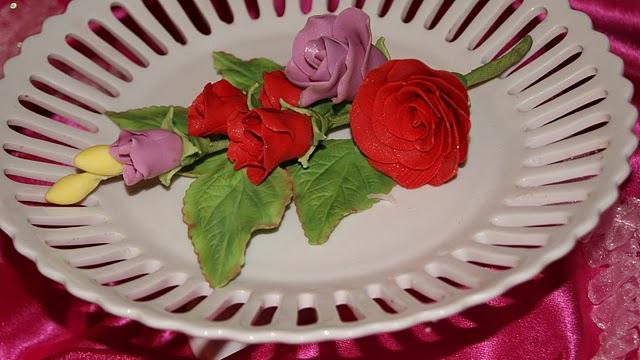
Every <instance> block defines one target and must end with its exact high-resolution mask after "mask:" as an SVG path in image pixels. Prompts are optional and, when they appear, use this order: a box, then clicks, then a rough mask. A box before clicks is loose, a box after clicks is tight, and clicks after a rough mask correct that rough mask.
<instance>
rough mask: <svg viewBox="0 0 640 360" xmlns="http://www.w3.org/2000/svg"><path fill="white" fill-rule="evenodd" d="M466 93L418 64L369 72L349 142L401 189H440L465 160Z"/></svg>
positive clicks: (356, 102) (452, 80) (354, 113)
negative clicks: (352, 141) (356, 146)
mask: <svg viewBox="0 0 640 360" xmlns="http://www.w3.org/2000/svg"><path fill="white" fill-rule="evenodd" d="M468 103H469V95H468V93H467V90H466V89H465V87H464V86H463V85H462V83H461V82H460V80H458V79H457V78H456V77H455V76H454V75H452V74H451V73H449V72H447V71H438V70H433V69H431V68H429V67H428V66H427V65H425V64H423V63H422V62H420V61H418V60H392V61H389V62H387V63H385V64H384V65H382V66H380V67H379V68H377V69H374V70H371V71H370V72H369V73H368V74H367V76H366V78H365V80H364V82H363V84H362V86H361V87H360V89H359V90H358V94H357V95H356V97H355V100H354V102H353V109H352V111H351V131H352V134H353V139H354V141H355V142H356V144H357V145H358V147H359V148H360V150H361V151H362V152H363V153H364V154H365V156H366V157H367V158H368V160H369V163H370V164H371V165H372V166H373V167H374V168H376V169H377V170H379V171H380V172H382V173H383V174H385V175H387V176H389V177H391V178H392V179H394V180H395V181H396V182H397V183H398V184H400V185H401V186H403V187H405V188H410V189H411V188H417V187H420V186H422V185H425V184H431V185H434V186H435V185H441V184H443V183H445V182H447V181H449V180H451V179H452V178H453V177H455V175H456V174H457V171H458V166H459V165H460V164H461V163H463V162H464V161H465V160H466V158H467V149H468V136H469V130H470V128H471V122H470V120H469V106H468Z"/></svg>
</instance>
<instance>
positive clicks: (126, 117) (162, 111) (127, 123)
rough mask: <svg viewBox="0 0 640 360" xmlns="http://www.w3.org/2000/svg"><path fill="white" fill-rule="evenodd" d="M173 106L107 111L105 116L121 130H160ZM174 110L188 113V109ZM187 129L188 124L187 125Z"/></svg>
mask: <svg viewBox="0 0 640 360" xmlns="http://www.w3.org/2000/svg"><path fill="white" fill-rule="evenodd" d="M170 108H171V106H149V107H145V108H140V109H132V110H128V111H122V112H115V111H107V112H105V115H106V116H107V117H109V119H111V121H112V122H113V123H114V124H116V125H117V126H118V127H119V128H120V129H124V130H131V131H143V130H150V129H159V128H160V126H161V125H162V121H163V120H164V118H165V116H166V115H167V112H169V109H170ZM174 108H176V109H179V110H176V112H178V111H180V112H182V111H183V110H184V112H185V113H186V111H187V109H185V108H180V107H178V106H174ZM185 129H186V123H185Z"/></svg>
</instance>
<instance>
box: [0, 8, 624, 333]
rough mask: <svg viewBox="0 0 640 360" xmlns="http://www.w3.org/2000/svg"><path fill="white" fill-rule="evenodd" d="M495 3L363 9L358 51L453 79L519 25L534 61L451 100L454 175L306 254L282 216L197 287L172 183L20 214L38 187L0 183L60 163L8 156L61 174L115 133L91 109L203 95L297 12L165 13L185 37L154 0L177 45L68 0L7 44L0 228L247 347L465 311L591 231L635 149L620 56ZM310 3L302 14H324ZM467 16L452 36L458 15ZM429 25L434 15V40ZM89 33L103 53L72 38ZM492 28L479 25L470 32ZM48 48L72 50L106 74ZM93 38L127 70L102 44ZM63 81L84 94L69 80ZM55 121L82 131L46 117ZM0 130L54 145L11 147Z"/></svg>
mask: <svg viewBox="0 0 640 360" xmlns="http://www.w3.org/2000/svg"><path fill="white" fill-rule="evenodd" d="M512 2H513V1H512V0H490V1H489V2H488V3H486V4H485V5H484V6H483V7H482V9H481V10H480V11H479V12H477V9H478V7H479V5H478V7H476V5H477V3H478V2H477V1H472V0H468V1H467V0H464V1H462V0H461V1H455V2H453V5H452V6H451V7H450V8H448V9H447V10H446V12H445V11H444V9H443V10H442V11H439V9H440V6H441V4H442V3H447V4H449V2H443V1H435V0H425V1H424V2H423V3H422V5H421V6H420V8H419V9H418V12H417V14H416V15H415V17H414V18H412V19H411V21H403V20H402V19H403V18H404V15H405V14H406V11H407V9H408V5H407V2H405V1H394V3H393V6H391V9H390V10H389V11H388V12H387V13H386V14H385V15H384V16H379V15H377V13H378V11H379V2H378V1H373V0H368V1H366V2H365V7H364V9H365V10H366V11H367V12H368V13H370V14H371V18H372V21H371V23H372V28H373V32H374V37H377V36H379V35H384V36H385V37H386V38H387V44H388V45H389V48H390V50H391V53H392V56H393V57H395V58H402V57H413V58H419V59H423V60H424V61H426V62H428V63H429V64H431V65H432V66H433V67H437V68H445V69H450V70H453V71H458V72H466V71H468V70H470V69H472V68H474V67H476V66H478V65H480V64H481V63H483V62H486V61H488V60H490V59H491V58H492V57H493V56H494V55H495V54H496V53H498V51H499V50H500V49H501V48H503V46H504V45H505V44H507V43H508V42H509V41H510V40H511V39H512V38H513V37H514V36H515V35H516V34H518V33H520V32H521V30H522V29H525V32H530V33H531V35H532V36H533V38H534V39H535V44H534V49H533V51H532V54H534V53H537V55H540V56H535V59H534V60H533V61H532V62H531V63H529V64H528V65H526V66H524V67H523V68H521V69H519V70H518V71H515V72H512V73H510V74H509V75H508V76H505V77H504V78H502V79H499V80H495V81H492V82H491V83H488V84H486V85H484V86H482V87H480V88H477V89H475V90H473V91H472V92H471V97H472V121H473V129H472V131H471V149H470V155H469V160H468V162H467V164H466V165H465V166H464V168H463V169H461V171H460V175H459V176H458V177H457V178H456V179H455V180H454V181H452V182H450V183H448V184H446V185H445V186H442V187H438V188H431V187H424V188H422V189H419V190H415V191H406V190H403V189H400V188H396V189H394V191H393V192H392V195H393V196H394V197H395V199H396V202H395V203H387V202H383V203H380V204H378V205H376V206H375V207H374V208H373V209H371V210H368V211H366V212H364V213H362V214H357V215H353V216H349V217H348V218H347V219H346V220H345V221H343V222H342V223H341V224H340V225H339V226H338V228H337V229H336V231H335V233H334V234H333V235H332V236H331V239H330V241H329V242H328V243H327V244H326V245H324V246H318V247H314V246H309V245H307V242H306V239H305V238H304V236H303V233H302V230H301V227H300V225H299V223H298V220H297V218H296V216H295V211H293V210H294V209H289V211H288V212H287V214H286V216H285V219H284V221H283V224H282V226H281V227H280V229H279V231H277V232H273V233H265V234H260V235H258V236H256V237H255V238H254V239H253V240H252V242H251V244H250V246H249V249H248V252H247V259H246V266H245V267H244V269H243V271H242V274H241V275H240V277H238V278H237V279H236V280H234V281H233V282H232V283H231V284H230V285H229V286H227V287H225V288H223V289H218V290H211V289H210V288H209V287H208V286H207V284H206V283H205V282H204V280H203V278H202V276H201V274H200V271H199V268H198V264H197V261H196V257H195V255H194V253H193V250H192V247H191V244H190V242H189V240H188V239H187V235H186V233H187V229H186V226H185V225H184V224H183V223H182V221H181V213H180V210H181V199H182V195H183V192H184V190H185V188H186V187H187V186H188V184H189V180H188V179H180V180H179V181H177V182H176V183H175V184H174V185H173V186H172V188H171V189H170V191H168V190H166V189H164V188H162V187H161V186H151V185H148V186H144V187H140V188H136V189H134V190H133V191H130V192H129V193H128V192H127V190H126V189H125V187H124V185H123V183H122V182H118V181H114V182H110V183H109V184H106V185H105V186H102V187H100V188H99V190H98V191H96V192H95V193H94V194H93V195H92V196H91V197H90V198H89V199H88V200H87V201H86V202H85V204H84V205H85V206H82V207H80V206H71V207H41V206H33V203H32V202H42V201H43V194H44V192H45V190H46V187H43V186H35V185H28V184H24V183H20V182H18V181H14V180H15V179H16V178H15V176H22V177H27V178H33V179H40V180H48V181H54V180H56V179H58V178H59V177H61V176H63V175H65V174H68V173H70V172H72V171H73V169H72V168H70V167H65V166H59V165H53V164H48V163H44V162H38V161H31V160H25V159H22V158H20V157H16V156H13V155H10V154H9V153H12V152H13V151H21V152H24V153H29V154H32V155H37V156H40V157H43V158H47V159H52V160H55V161H57V162H60V163H64V164H71V163H72V159H73V157H74V155H75V154H76V153H77V151H78V149H81V148H84V147H87V146H90V145H93V144H102V143H110V142H111V141H113V139H114V138H115V136H116V134H117V129H116V127H115V126H113V125H112V124H111V123H110V122H109V121H108V120H107V118H106V117H104V116H103V115H101V113H102V112H103V111H105V110H115V111H119V110H126V109H129V108H137V107H142V106H146V105H152V104H179V105H188V104H189V103H190V101H191V99H192V98H193V97H194V96H195V95H196V94H197V93H198V91H199V90H200V89H201V88H202V86H203V84H204V83H205V82H207V81H212V80H215V79H217V77H216V76H215V74H214V72H213V69H212V64H211V56H210V53H211V51H212V50H225V51H229V52H233V53H235V54H237V55H239V56H241V57H254V56H266V57H271V58H273V59H275V60H277V61H280V62H284V61H285V60H286V59H287V57H288V54H289V51H290V46H291V42H292V39H293V36H294V35H295V32H296V30H297V29H299V28H301V27H302V26H303V24H304V22H305V20H306V18H307V16H308V15H304V14H302V12H301V11H300V8H299V7H298V6H297V4H296V2H294V1H289V2H287V7H286V11H285V13H284V15H282V16H278V15H277V14H276V13H275V11H274V9H273V6H272V1H271V0H266V1H260V2H259V4H260V16H259V18H257V19H252V18H250V17H249V15H248V13H247V10H246V8H245V7H244V2H243V1H231V2H230V3H231V6H232V11H233V21H232V23H230V24H228V23H225V22H223V21H221V20H220V19H219V18H218V16H217V15H216V11H215V10H214V8H213V7H212V5H211V2H210V1H209V0H196V1H195V2H194V3H192V2H191V1H184V2H183V3H187V4H189V3H192V4H195V6H197V7H196V9H199V10H200V14H201V16H202V18H203V19H204V24H205V25H204V26H199V28H197V27H195V26H194V25H193V23H192V21H191V20H190V17H189V15H188V14H190V15H191V16H193V14H195V13H197V12H193V11H191V10H190V11H187V12H185V11H184V10H183V9H182V7H181V6H180V5H179V2H177V1H175V0H161V1H160V3H161V5H162V7H163V8H164V10H165V12H166V14H168V16H167V17H168V18H169V19H170V21H171V22H172V23H173V24H174V25H175V28H176V29H177V32H178V33H179V34H180V35H179V36H176V37H177V38H178V39H182V40H184V41H182V42H183V43H184V44H182V43H180V42H178V41H176V40H175V39H174V37H173V36H172V35H170V33H169V32H168V31H167V30H166V28H165V27H164V26H163V25H162V24H161V23H160V22H158V21H157V20H156V18H155V17H154V14H157V13H158V12H157V9H156V10H154V11H153V12H150V11H149V10H148V9H147V8H146V7H145V5H143V2H141V1H138V0H132V1H125V0H121V1H106V0H101V1H88V0H77V1H73V2H72V3H71V5H70V6H69V9H68V10H67V12H66V13H65V14H64V15H61V16H57V17H54V18H52V19H50V20H48V21H47V22H46V23H45V26H44V28H43V31H42V33H41V34H40V35H37V36H34V37H32V38H30V39H28V40H27V41H25V43H24V46H23V48H22V54H21V55H20V56H18V57H16V58H14V59H11V60H10V61H9V62H7V64H6V68H5V73H6V78H5V79H4V80H2V81H1V82H0V89H1V91H2V93H1V95H2V96H0V109H2V115H1V116H2V124H1V125H0V126H2V131H1V133H0V143H1V144H2V145H3V147H4V149H5V150H6V151H3V152H2V153H1V154H0V159H1V167H2V170H3V171H4V174H5V175H8V176H2V178H1V179H0V194H1V195H0V200H1V201H0V224H1V225H2V229H3V230H4V231H6V232H7V233H8V234H9V235H10V236H11V237H12V238H13V239H14V241H15V246H16V248H17V249H18V251H20V252H21V253H22V254H24V255H25V256H27V257H29V258H30V259H33V260H34V261H35V262H36V263H37V265H38V268H39V269H40V271H41V272H42V273H44V274H45V275H47V276H49V277H50V278H52V279H54V280H56V281H60V282H62V283H64V284H65V285H66V287H67V288H68V290H69V291H70V292H71V293H73V294H75V295H76V296H78V297H80V298H83V299H86V300H89V301H92V302H95V303H98V304H100V305H101V306H103V307H104V308H105V309H106V310H108V311H110V312H112V313H114V314H117V315H122V316H127V317H130V318H134V319H137V320H139V321H141V322H143V323H145V324H148V325H150V326H153V327H158V328H165V329H174V330H179V331H182V332H185V333H187V334H190V335H194V336H200V337H210V338H227V339H233V340H237V341H241V342H249V343H252V342H267V341H279V342H292V343H296V342H306V341H318V340H326V339H338V338H349V337H357V336H363V335H367V334H371V333H375V332H380V331H393V330H397V329H401V328H405V327H408V326H410V325H413V324H416V323H419V322H422V321H428V320H435V319H440V318H443V317H446V316H448V315H451V314H454V313H456V312H458V311H461V310H463V309H465V308H467V307H470V306H472V305H476V304H480V303H482V302H485V301H487V300H489V299H491V298H493V297H495V296H497V295H499V294H501V293H502V292H504V291H505V290H507V289H508V288H510V287H512V286H514V285H515V284H518V283H520V282H523V281H525V280H527V279H529V278H531V277H532V276H534V275H535V274H536V273H538V272H539V271H540V270H541V269H542V268H543V267H544V266H545V265H547V264H548V263H550V262H551V261H553V260H555V259H558V258H560V257H561V256H563V255H564V254H566V253H567V252H568V251H569V250H570V249H571V248H572V247H573V246H574V244H575V242H576V239H577V238H578V237H579V236H581V235H583V234H585V233H586V232H587V231H589V230H590V229H591V228H592V227H593V226H594V225H595V224H596V223H597V221H598V215H599V214H600V213H601V212H602V211H603V210H604V209H605V208H607V207H608V206H609V205H610V204H611V203H612V202H613V201H614V200H615V198H616V196H617V186H618V185H619V184H620V183H621V182H622V181H623V180H624V179H625V177H626V176H627V174H628V172H629V167H628V165H627V162H626V160H627V157H628V156H629V155H630V154H631V152H632V150H633V149H634V148H635V146H636V140H635V138H634V136H633V135H632V134H631V132H630V128H631V126H632V123H633V121H634V120H635V118H636V112H635V110H634V108H633V107H632V106H631V105H629V103H628V100H629V98H630V96H631V93H632V87H631V85H630V83H629V82H628V81H626V80H625V79H624V78H623V77H622V75H621V74H622V62H621V61H620V60H619V59H618V58H617V57H615V56H613V55H611V54H610V53H609V52H608V42H607V39H606V38H605V37H604V36H603V35H601V34H598V33H595V32H593V31H592V30H591V25H590V22H589V19H588V18H587V17H586V16H585V15H583V14H580V13H577V12H574V11H572V10H571V9H570V8H569V6H568V4H567V3H566V1H558V0H538V1H536V0H526V1H524V4H523V5H521V6H519V7H517V9H515V11H511V10H510V9H513V8H514V7H512ZM315 3H316V4H315V8H314V9H313V10H312V13H322V12H325V11H326V9H325V8H324V4H323V6H320V5H319V4H318V3H320V2H319V1H317V2H315ZM345 3H346V2H345V1H343V2H342V4H341V5H340V8H344V7H346V6H347V4H345ZM480 3H485V2H484V1H481V2H480ZM474 8H475V9H476V10H475V12H476V13H477V14H476V15H475V17H473V19H472V21H471V22H470V23H469V21H466V20H465V19H467V18H468V15H469V14H470V13H473V12H474V11H472V10H473V9H474ZM122 9H126V11H127V12H128V14H130V16H131V18H127V20H126V21H124V23H125V24H126V25H129V26H131V23H132V22H133V23H135V24H137V25H136V26H138V27H139V29H141V30H139V31H137V33H138V34H139V33H140V31H142V32H144V33H146V34H147V41H149V40H148V39H151V40H150V41H151V42H152V43H154V44H155V45H154V47H155V48H156V50H157V51H156V50H153V49H152V48H151V47H150V46H149V45H147V43H146V42H145V41H144V40H142V39H141V37H139V36H138V35H136V32H135V31H130V30H129V28H128V27H127V26H125V25H124V24H123V23H122V22H121V21H119V20H118V18H116V17H115V16H114V15H113V11H115V12H116V13H119V12H120V13H121V12H122V11H123V10H122ZM192 10H193V9H192ZM439 12H440V13H444V15H443V16H442V17H441V19H439V21H437V24H436V25H435V26H434V23H435V21H434V19H435V20H437V19H438V18H439V17H440V16H438V15H437V14H438V13H439ZM501 14H505V15H503V16H501ZM90 22H91V23H92V24H93V28H94V29H96V24H100V25H101V26H102V27H104V29H106V31H107V32H108V33H109V34H111V35H110V36H112V39H109V38H108V37H105V36H104V32H101V31H93V30H91V29H90V26H89V23H90ZM493 23H497V24H498V25H499V26H498V27H497V29H496V30H495V31H494V32H492V33H491V35H490V36H488V37H485V36H483V35H484V34H485V33H487V31H490V29H491V28H492V26H491V25H492V24H493ZM200 24H202V23H200ZM430 27H432V29H428V28H430ZM132 28H134V29H135V27H132ZM493 28H494V29H495V27H493ZM96 32H97V33H96ZM490 32H491V31H490ZM483 37H484V38H485V40H484V41H481V39H483ZM65 38H67V39H70V38H75V39H76V40H77V41H80V42H81V43H83V44H85V46H86V47H88V48H90V49H92V51H93V52H95V53H96V54H98V55H99V57H100V58H102V59H103V60H104V62H105V63H106V64H108V65H106V66H105V67H106V68H110V69H111V71H106V70H105V69H104V68H103V67H102V66H100V65H99V64H98V63H99V62H95V61H93V60H90V59H89V58H88V57H86V56H84V55H83V54H82V53H81V52H80V51H78V50H76V49H75V48H78V47H77V46H75V48H74V47H72V46H70V45H69V44H68V43H67V42H66V41H65ZM104 39H107V40H106V41H105V40H104ZM113 39H117V42H120V43H121V44H122V45H121V46H126V47H127V48H129V49H130V51H131V52H133V53H134V54H135V57H136V58H137V59H138V60H137V61H132V60H131V59H129V58H127V57H126V56H124V55H123V54H122V53H121V52H120V51H118V50H117V49H116V48H115V47H113V46H112V45H110V44H109V43H112V44H113V43H114V40H113ZM71 43H72V44H73V42H71ZM60 62H61V63H64V64H66V65H67V66H69V68H64V67H61V66H60ZM136 62H137V63H136ZM54 65H56V66H54ZM59 68H60V69H62V71H61V70H59ZM70 69H71V70H70ZM113 69H117V71H115V70H113ZM73 72H76V73H80V74H83V75H84V76H85V77H86V78H88V79H91V81H93V82H94V84H93V85H91V84H89V82H88V81H84V82H83V81H80V80H78V79H77V77H76V78H74V77H71V76H70V75H69V74H71V73H73ZM549 73H551V74H549ZM114 74H116V75H114ZM545 74H546V75H548V76H546V75H545ZM85 80H86V79H85ZM43 84H46V85H47V86H48V88H46V87H43V86H42V85H43ZM96 84H98V85H99V86H98V85H96ZM99 87H100V88H102V90H100V89H99ZM51 89H54V90H51ZM57 92H59V93H62V94H66V95H67V96H68V97H69V98H72V99H75V100H76V101H78V102H80V103H83V104H84V105H85V108H83V107H81V106H78V105H77V103H75V104H74V103H73V102H70V101H67V100H65V99H63V98H62V97H61V96H60V95H59V94H57V95H56V93H57ZM86 108H92V109H94V110H93V111H91V110H88V109H86ZM60 116H63V117H66V118H69V119H72V120H74V121H75V122H77V123H79V124H81V125H83V126H84V127H86V128H87V129H89V131H84V130H79V129H77V128H74V127H71V126H67V125H64V124H62V123H60V122H57V121H54V120H53V119H55V118H59V117H60ZM9 126H11V127H9ZM16 127H22V128H27V129H31V130H33V131H35V132H38V133H40V134H44V135H46V136H48V137H50V138H52V139H55V140H57V141H59V142H60V143H64V144H68V145H69V146H65V145H61V144H56V143H52V142H47V141H42V140H38V139H34V138H32V137H29V136H25V135H22V134H20V133H19V132H18V131H15V130H19V129H18V128H16ZM14 155H15V153H14ZM10 177H13V179H14V180H10V179H9V178H10ZM117 260H121V261H119V262H114V261H117ZM487 264H489V265H497V266H498V267H497V268H494V269H489V268H488V267H487ZM125 279H126V280H125ZM121 280H125V281H121ZM114 282H115V283H116V285H114V284H113V283H114ZM101 284H104V285H101ZM109 285H111V286H109ZM173 286H176V287H175V288H173V289H172V290H171V291H168V292H166V293H158V291H159V290H163V289H167V288H170V287H173ZM408 289H411V290H408ZM407 290H408V291H407ZM418 293H419V294H421V295H417V294H418ZM426 298H429V299H431V300H427V299H426ZM376 299H377V300H376ZM380 299H382V300H380ZM141 300H144V301H141ZM186 303H190V305H188V306H186V305H185V304H186ZM196 303H197V305H195V307H193V306H192V305H194V304H196ZM236 303H240V304H242V306H241V307H240V308H239V310H238V306H239V305H236V306H232V308H235V309H236V310H237V312H236V313H235V314H233V316H229V315H230V314H231V311H230V310H225V309H227V308H229V307H230V306H231V305H233V304H236ZM383 303H384V304H383ZM380 304H383V306H380ZM338 306H340V307H344V306H348V307H350V308H351V311H352V312H353V314H354V316H355V317H357V320H356V321H347V320H353V319H347V318H341V316H340V315H339V312H338V311H337V310H336V309H337V307H338ZM191 307H193V308H191ZM267 308H271V310H273V309H274V308H277V310H276V311H275V314H273V312H272V311H271V314H272V315H273V316H272V317H270V318H269V317H268V316H264V314H263V315H262V316H259V314H261V313H263V310H264V309H267ZM304 309H307V310H304ZM391 309H392V310H391ZM269 312H270V310H267V311H266V313H269ZM304 313H307V315H308V314H309V313H315V315H316V316H315V319H314V316H307V315H302V316H301V318H304V319H311V320H310V321H302V322H301V321H299V320H298V317H299V315H300V314H304ZM221 314H222V315H221ZM256 318H260V319H261V320H259V321H258V323H256Z"/></svg>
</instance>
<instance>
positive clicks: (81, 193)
mask: <svg viewBox="0 0 640 360" xmlns="http://www.w3.org/2000/svg"><path fill="white" fill-rule="evenodd" d="M104 179H106V177H104V176H100V175H95V174H90V173H81V174H71V175H67V176H65V177H63V178H61V179H60V180H58V181H56V183H55V184H53V186H51V187H50V188H49V190H48V191H47V193H46V194H45V196H44V198H45V199H46V200H47V201H48V202H50V203H52V204H58V205H71V204H75V203H79V202H80V201H82V200H84V198H86V197H87V196H88V195H89V194H90V193H91V192H92V191H93V190H94V189H95V188H96V187H98V184H100V181H102V180H104Z"/></svg>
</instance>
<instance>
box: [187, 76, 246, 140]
mask: <svg viewBox="0 0 640 360" xmlns="http://www.w3.org/2000/svg"><path fill="white" fill-rule="evenodd" d="M247 111H249V109H248V108H247V97H246V96H245V95H244V94H243V93H242V91H240V90H238V89H236V88H235V87H233V85H231V84H230V83H229V82H228V81H227V80H220V81H216V82H215V83H208V84H207V85H205V87H204V89H203V90H202V92H201V93H200V94H199V95H198V96H197V97H196V99H195V100H194V101H193V104H191V107H189V114H188V116H189V123H188V128H189V135H191V136H208V135H226V134H227V121H228V119H230V118H232V117H234V116H235V115H236V113H237V112H247Z"/></svg>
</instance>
